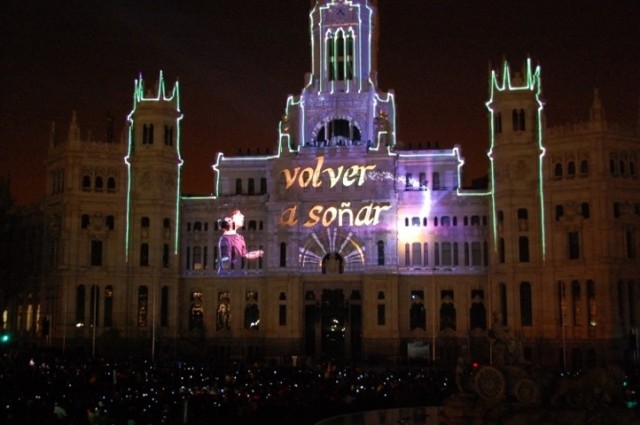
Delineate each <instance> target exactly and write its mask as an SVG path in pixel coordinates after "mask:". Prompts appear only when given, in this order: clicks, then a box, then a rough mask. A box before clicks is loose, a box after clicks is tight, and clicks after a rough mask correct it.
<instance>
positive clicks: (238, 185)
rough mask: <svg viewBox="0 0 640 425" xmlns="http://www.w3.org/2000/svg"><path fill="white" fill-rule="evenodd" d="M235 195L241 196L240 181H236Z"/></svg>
mask: <svg viewBox="0 0 640 425" xmlns="http://www.w3.org/2000/svg"><path fill="white" fill-rule="evenodd" d="M236 195H242V179H236Z"/></svg>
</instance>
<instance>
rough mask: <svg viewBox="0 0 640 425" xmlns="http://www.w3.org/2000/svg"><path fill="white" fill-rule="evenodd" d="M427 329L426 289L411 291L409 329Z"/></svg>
mask: <svg viewBox="0 0 640 425" xmlns="http://www.w3.org/2000/svg"><path fill="white" fill-rule="evenodd" d="M418 328H419V329H423V330H426V329H427V314H426V311H425V309H424V291H417V290H416V291H411V308H410V310H409V329H410V330H414V329H418Z"/></svg>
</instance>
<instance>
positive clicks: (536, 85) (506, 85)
mask: <svg viewBox="0 0 640 425" xmlns="http://www.w3.org/2000/svg"><path fill="white" fill-rule="evenodd" d="M489 87H490V96H489V100H488V101H487V102H486V103H485V106H486V107H487V109H488V110H489V112H490V117H489V128H490V133H491V147H490V148H489V151H488V152H487V157H488V158H489V164H490V167H489V170H490V174H491V191H490V193H491V209H492V232H493V249H494V252H496V250H497V240H498V223H497V217H496V200H495V190H494V188H495V165H494V163H493V156H492V155H493V149H494V146H495V139H496V134H495V124H494V114H495V111H494V110H493V108H492V107H491V104H492V103H493V98H494V96H495V93H496V92H502V91H505V90H506V91H519V90H529V91H531V92H534V93H535V94H534V96H535V100H536V102H537V103H538V113H537V125H538V127H537V133H538V134H537V144H538V149H539V150H540V154H539V156H538V186H539V187H538V191H539V194H540V232H541V238H542V244H541V245H542V261H543V262H545V260H546V251H547V248H546V244H547V241H546V239H547V238H546V227H545V205H544V202H545V201H544V199H545V198H544V180H543V171H544V169H543V166H544V164H543V161H544V156H545V153H546V148H545V147H544V145H543V136H542V130H543V129H542V112H543V109H544V104H543V102H542V100H541V99H540V97H541V94H542V84H541V68H540V66H536V68H535V71H534V70H532V65H531V59H530V58H528V59H527V62H526V81H525V82H524V84H523V85H522V86H515V85H513V84H512V82H511V73H510V67H509V63H508V62H507V61H506V60H505V61H504V64H503V66H502V84H500V82H499V81H498V75H497V72H496V71H495V70H493V71H491V76H490V79H489Z"/></svg>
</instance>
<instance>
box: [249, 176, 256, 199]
mask: <svg viewBox="0 0 640 425" xmlns="http://www.w3.org/2000/svg"><path fill="white" fill-rule="evenodd" d="M248 191H249V195H255V194H256V181H255V179H254V178H253V177H252V178H250V179H249V187H248Z"/></svg>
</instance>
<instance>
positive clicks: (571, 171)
mask: <svg viewBox="0 0 640 425" xmlns="http://www.w3.org/2000/svg"><path fill="white" fill-rule="evenodd" d="M567 175H568V176H570V177H573V176H575V175H576V163H575V162H573V161H569V163H568V164H567Z"/></svg>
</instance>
